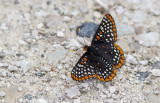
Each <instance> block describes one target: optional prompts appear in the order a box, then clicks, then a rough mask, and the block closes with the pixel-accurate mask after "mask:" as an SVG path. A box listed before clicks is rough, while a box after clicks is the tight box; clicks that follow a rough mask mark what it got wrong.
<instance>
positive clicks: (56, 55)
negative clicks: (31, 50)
mask: <svg viewBox="0 0 160 103" xmlns="http://www.w3.org/2000/svg"><path fill="white" fill-rule="evenodd" d="M67 52H68V50H66V49H64V48H63V47H58V48H57V49H56V50H55V51H51V52H49V53H48V54H47V59H48V61H49V63H50V64H53V65H56V64H57V63H58V61H59V60H62V59H64V58H65V56H66V54H67Z"/></svg>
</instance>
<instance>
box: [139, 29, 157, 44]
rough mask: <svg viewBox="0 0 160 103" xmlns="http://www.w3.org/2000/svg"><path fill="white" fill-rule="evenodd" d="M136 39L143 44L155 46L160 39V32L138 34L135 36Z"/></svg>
mask: <svg viewBox="0 0 160 103" xmlns="http://www.w3.org/2000/svg"><path fill="white" fill-rule="evenodd" d="M136 39H137V40H138V41H139V44H142V45H144V46H156V45H157V42H158V40H159V39H160V34H159V33H157V32H150V33H145V34H139V35H137V36H136Z"/></svg>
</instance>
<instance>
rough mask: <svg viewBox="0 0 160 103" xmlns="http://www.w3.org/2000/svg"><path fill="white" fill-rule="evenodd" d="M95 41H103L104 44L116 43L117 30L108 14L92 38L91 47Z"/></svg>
mask: <svg viewBox="0 0 160 103" xmlns="http://www.w3.org/2000/svg"><path fill="white" fill-rule="evenodd" d="M97 41H103V42H106V43H114V42H116V41H117V30H116V26H115V22H114V20H113V18H112V16H111V15H110V14H106V15H105V16H104V17H103V19H102V21H101V23H100V25H99V27H98V29H97V32H96V34H95V36H94V37H93V40H92V43H91V45H94V44H95V43H96V42H97Z"/></svg>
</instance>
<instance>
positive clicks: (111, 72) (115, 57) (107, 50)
mask: <svg viewBox="0 0 160 103" xmlns="http://www.w3.org/2000/svg"><path fill="white" fill-rule="evenodd" d="M116 41H117V30H116V26H115V22H114V20H113V18H112V16H111V15H110V14H106V15H105V16H104V17H103V19H102V21H101V23H100V25H99V27H98V29H97V31H96V34H95V35H94V37H93V40H92V42H91V46H84V47H83V48H84V50H85V51H86V52H85V53H84V54H83V55H82V57H81V58H80V59H79V61H78V62H77V64H76V65H75V66H74V68H73V69H72V72H71V76H72V78H73V79H74V80H76V81H83V80H86V79H89V78H95V77H97V78H98V79H100V80H101V81H110V80H112V78H113V77H114V76H115V75H116V70H115V69H114V68H120V67H121V66H122V64H123V62H124V54H123V51H122V49H121V48H120V47H119V46H118V45H117V44H115V42H116Z"/></svg>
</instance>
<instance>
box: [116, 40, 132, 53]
mask: <svg viewBox="0 0 160 103" xmlns="http://www.w3.org/2000/svg"><path fill="white" fill-rule="evenodd" d="M116 44H118V45H119V46H120V47H121V48H122V50H123V51H125V52H130V51H131V49H130V47H129V44H128V40H125V39H123V40H119V41H117V42H116Z"/></svg>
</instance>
